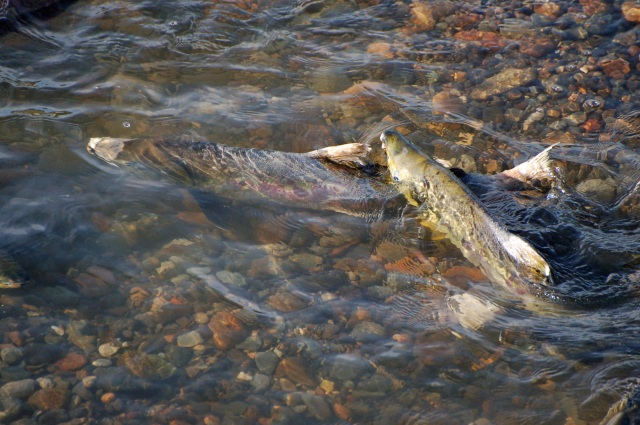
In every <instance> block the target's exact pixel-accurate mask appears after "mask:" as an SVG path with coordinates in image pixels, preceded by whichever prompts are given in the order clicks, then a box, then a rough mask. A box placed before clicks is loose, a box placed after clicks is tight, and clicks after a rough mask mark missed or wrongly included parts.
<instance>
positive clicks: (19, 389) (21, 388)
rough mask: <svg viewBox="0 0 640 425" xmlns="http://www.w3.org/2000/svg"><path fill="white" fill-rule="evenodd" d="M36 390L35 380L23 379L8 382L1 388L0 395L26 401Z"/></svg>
mask: <svg viewBox="0 0 640 425" xmlns="http://www.w3.org/2000/svg"><path fill="white" fill-rule="evenodd" d="M35 390H36V381H35V379H21V380H19V381H12V382H7V383H6V384H4V385H3V386H2V387H0V394H2V395H5V396H9V397H14V398H18V399H26V398H28V397H30V396H31V394H33V393H34V392H35Z"/></svg>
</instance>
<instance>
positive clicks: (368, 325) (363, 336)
mask: <svg viewBox="0 0 640 425" xmlns="http://www.w3.org/2000/svg"><path fill="white" fill-rule="evenodd" d="M384 335H385V330H384V328H383V327H382V326H381V325H379V324H377V323H375V322H360V323H358V324H357V325H356V326H354V328H353V330H352V331H351V336H352V337H354V338H355V339H356V340H357V341H361V342H366V341H375V340H377V339H379V338H380V337H383V336H384Z"/></svg>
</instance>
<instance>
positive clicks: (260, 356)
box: [254, 351, 280, 376]
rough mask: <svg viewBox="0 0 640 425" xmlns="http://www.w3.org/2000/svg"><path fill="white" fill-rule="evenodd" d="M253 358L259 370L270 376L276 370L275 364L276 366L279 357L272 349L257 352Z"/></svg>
mask: <svg viewBox="0 0 640 425" xmlns="http://www.w3.org/2000/svg"><path fill="white" fill-rule="evenodd" d="M254 360H255V362H256V366H257V367H258V370H259V371H260V372H262V373H264V374H265V375H269V376H271V375H273V372H274V371H275V370H276V366H278V362H279V361H280V358H279V357H278V355H277V354H276V353H274V352H273V351H263V352H261V353H257V354H256V357H255V359H254Z"/></svg>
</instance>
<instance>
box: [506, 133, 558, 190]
mask: <svg viewBox="0 0 640 425" xmlns="http://www.w3.org/2000/svg"><path fill="white" fill-rule="evenodd" d="M556 145H557V143H556V144H555V145H551V146H549V147H548V148H546V149H545V150H543V151H542V152H540V153H539V154H538V155H536V156H534V157H533V158H531V159H529V160H527V161H525V162H523V163H522V164H520V165H518V166H516V167H514V168H512V169H510V170H506V171H503V172H502V173H500V174H499V175H502V176H504V177H507V178H510V179H515V180H518V181H520V182H522V183H526V184H533V183H534V182H536V181H545V180H550V179H553V177H554V174H553V169H552V168H551V159H550V157H549V152H550V151H551V148H553V147H554V146H556Z"/></svg>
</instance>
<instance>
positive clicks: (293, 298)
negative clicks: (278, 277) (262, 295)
mask: <svg viewBox="0 0 640 425" xmlns="http://www.w3.org/2000/svg"><path fill="white" fill-rule="evenodd" d="M267 305H268V306H269V307H271V308H273V309H274V310H278V311H282V312H284V313H291V312H292V311H298V310H302V309H303V308H305V307H306V306H307V303H306V302H305V301H304V300H303V299H301V298H300V297H298V296H297V295H294V294H292V293H291V292H288V291H286V290H285V289H280V290H278V292H276V293H275V294H273V295H271V296H270V297H269V299H268V300H267Z"/></svg>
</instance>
